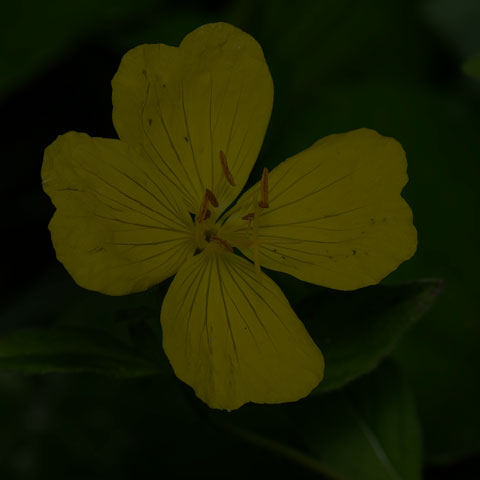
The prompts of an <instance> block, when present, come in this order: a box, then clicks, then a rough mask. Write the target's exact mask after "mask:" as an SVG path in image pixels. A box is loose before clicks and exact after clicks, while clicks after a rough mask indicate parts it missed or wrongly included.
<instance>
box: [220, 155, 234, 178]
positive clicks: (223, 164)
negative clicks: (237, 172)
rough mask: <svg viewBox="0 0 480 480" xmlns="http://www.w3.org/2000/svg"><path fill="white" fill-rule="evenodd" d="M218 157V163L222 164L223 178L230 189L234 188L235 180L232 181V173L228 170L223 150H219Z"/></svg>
mask: <svg viewBox="0 0 480 480" xmlns="http://www.w3.org/2000/svg"><path fill="white" fill-rule="evenodd" d="M219 156H220V163H221V164H222V170H223V174H224V175H225V178H226V179H227V182H228V183H229V184H230V185H231V186H232V187H234V186H235V180H234V179H233V175H232V172H231V171H230V169H229V168H228V163H227V157H226V155H225V154H224V153H223V150H220V153H219Z"/></svg>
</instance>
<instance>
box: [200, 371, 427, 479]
mask: <svg viewBox="0 0 480 480" xmlns="http://www.w3.org/2000/svg"><path fill="white" fill-rule="evenodd" d="M242 410H243V411H242ZM246 412H247V413H249V414H250V417H251V418H250V419H248V418H247V417H248V415H245V413H246ZM209 417H210V419H213V422H214V424H215V425H217V426H218V427H219V428H221V429H222V430H224V431H227V432H229V433H230V434H232V435H235V436H238V437H240V438H242V439H244V440H245V441H246V442H248V443H251V444H253V445H256V446H258V447H261V448H263V449H266V450H268V451H271V452H273V453H276V454H277V455H278V456H281V457H285V458H288V459H289V460H291V461H292V462H295V463H297V464H300V465H302V466H303V467H305V468H307V469H309V470H312V471H314V472H317V473H320V474H322V475H323V476H324V477H325V478H330V479H338V480H372V479H375V480H402V479H405V480H417V479H420V470H421V440H420V429H419V425H418V421H417V416H416V412H415V407H414V403H413V401H412V398H411V394H410V392H409V390H408V387H407V385H406V384H405V382H404V381H403V380H402V378H401V377H400V375H399V373H398V369H397V368H396V367H394V365H392V364H391V363H388V364H384V365H382V366H381V367H380V368H379V369H378V370H376V371H375V372H374V373H372V374H370V375H368V376H365V377H363V378H361V379H360V380H357V381H355V382H353V383H352V384H350V385H349V386H347V387H346V388H345V389H343V390H340V391H336V392H333V393H328V394H325V395H321V396H316V397H309V398H307V399H305V400H302V401H299V402H297V403H293V404H289V405H283V406H258V405H255V406H251V407H250V409H249V410H248V408H247V409H245V410H244V409H241V410H240V411H236V412H233V413H231V414H229V415H227V414H222V413H210V414H209ZM265 417H267V422H265ZM269 417H270V418H269ZM275 418H276V419H277V420H278V424H281V427H283V429H284V433H283V435H279V434H278V433H276V432H275V430H272V428H271V426H270V425H271V424H272V421H271V420H272V419H275ZM249 420H250V421H249ZM266 423H267V428H268V430H270V432H271V433H268V432H267V433H266V429H265V424H266ZM277 429H279V426H278V425H277ZM285 431H287V432H288V433H289V437H287V435H286V434H285Z"/></svg>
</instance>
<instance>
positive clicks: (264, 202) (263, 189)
mask: <svg viewBox="0 0 480 480" xmlns="http://www.w3.org/2000/svg"><path fill="white" fill-rule="evenodd" d="M260 195H261V196H262V198H261V200H260V201H259V202H258V206H259V207H260V208H268V207H269V206H270V205H269V203H268V168H266V167H265V168H264V169H263V173H262V180H261V181H260Z"/></svg>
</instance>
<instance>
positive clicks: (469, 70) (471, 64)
mask: <svg viewBox="0 0 480 480" xmlns="http://www.w3.org/2000/svg"><path fill="white" fill-rule="evenodd" d="M462 70H463V73H465V75H468V76H469V77H472V78H476V79H478V80H480V53H479V54H477V55H474V56H473V57H471V58H469V59H468V60H467V61H466V62H465V63H464V64H463V65H462Z"/></svg>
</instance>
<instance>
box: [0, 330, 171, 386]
mask: <svg viewBox="0 0 480 480" xmlns="http://www.w3.org/2000/svg"><path fill="white" fill-rule="evenodd" d="M0 368H2V369H6V370H10V371H17V372H22V373H52V372H68V373H80V372H90V373H99V374H104V375H110V376H115V377H141V376H147V375H157V374H160V373H163V370H162V367H161V365H160V364H158V363H155V362H153V361H151V360H149V359H147V358H145V357H143V356H140V355H139V354H138V353H137V352H136V351H135V350H134V349H132V348H130V347H129V346H128V345H125V344H123V343H122V342H120V341H119V340H117V339H116V338H115V337H113V336H111V335H109V334H107V333H105V332H103V331H100V330H91V329H74V328H71V329H67V328H50V329H45V330H40V329H31V330H17V331H15V332H13V333H11V334H8V335H3V336H2V337H0Z"/></svg>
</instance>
